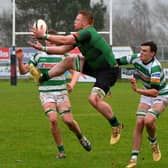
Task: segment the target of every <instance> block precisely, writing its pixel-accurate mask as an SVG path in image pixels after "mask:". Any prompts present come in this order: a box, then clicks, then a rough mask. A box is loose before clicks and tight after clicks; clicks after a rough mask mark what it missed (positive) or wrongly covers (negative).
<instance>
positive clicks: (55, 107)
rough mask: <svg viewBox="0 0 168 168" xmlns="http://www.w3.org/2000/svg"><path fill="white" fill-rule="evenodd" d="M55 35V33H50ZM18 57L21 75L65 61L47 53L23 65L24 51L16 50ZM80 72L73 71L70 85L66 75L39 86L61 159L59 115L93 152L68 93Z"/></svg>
mask: <svg viewBox="0 0 168 168" xmlns="http://www.w3.org/2000/svg"><path fill="white" fill-rule="evenodd" d="M50 32H51V33H53V31H50ZM45 43H46V46H53V45H54V46H55V44H53V43H51V42H49V41H47V40H46V41H45ZM16 56H17V58H18V65H19V70H20V73H21V74H25V73H27V72H29V71H30V66H29V65H31V64H33V65H34V66H35V67H37V69H38V70H39V71H40V72H46V71H48V70H49V69H50V68H52V67H53V66H54V65H55V64H56V63H59V62H60V61H62V60H63V59H64V56H63V55H54V54H47V53H46V52H38V53H36V54H34V55H33V56H32V58H31V59H30V61H29V64H24V63H23V51H22V49H17V50H16ZM78 77H79V72H76V71H73V73H72V80H71V81H70V83H68V84H67V83H66V79H65V76H64V75H60V76H57V77H53V78H51V79H50V80H48V81H46V82H44V83H43V84H40V85H39V92H40V100H41V104H42V106H43V108H44V111H45V114H46V115H47V117H48V119H49V122H50V126H51V132H52V135H53V137H54V140H55V143H56V145H57V147H58V151H59V153H58V155H57V158H59V159H61V158H64V157H65V153H64V146H63V140H62V136H61V131H60V128H59V125H58V114H60V116H61V118H62V120H63V121H64V123H65V124H66V125H67V126H68V127H69V129H70V130H71V131H72V132H73V133H74V134H75V135H76V136H77V138H78V139H79V142H80V143H81V145H82V146H83V147H84V148H85V149H86V150H87V151H90V150H91V144H90V142H89V141H88V140H87V138H86V137H85V136H84V135H83V134H82V132H81V130H80V127H79V125H78V123H77V122H76V121H75V120H74V119H73V115H72V112H71V104H70V100H69V97H68V93H67V87H68V90H69V91H71V90H72V89H73V87H74V85H75V83H76V81H77V80H78Z"/></svg>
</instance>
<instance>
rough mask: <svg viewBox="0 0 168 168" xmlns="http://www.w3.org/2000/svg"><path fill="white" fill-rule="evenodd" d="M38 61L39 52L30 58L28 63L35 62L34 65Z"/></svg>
mask: <svg viewBox="0 0 168 168" xmlns="http://www.w3.org/2000/svg"><path fill="white" fill-rule="evenodd" d="M37 62H38V53H35V54H33V55H32V57H31V58H30V60H29V62H28V64H33V65H34V66H37Z"/></svg>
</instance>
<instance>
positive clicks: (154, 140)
mask: <svg viewBox="0 0 168 168" xmlns="http://www.w3.org/2000/svg"><path fill="white" fill-rule="evenodd" d="M148 140H149V142H150V144H155V143H156V142H157V139H156V137H154V138H151V137H148Z"/></svg>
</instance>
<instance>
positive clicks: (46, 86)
mask: <svg viewBox="0 0 168 168" xmlns="http://www.w3.org/2000/svg"><path fill="white" fill-rule="evenodd" d="M63 59H64V55H54V54H47V53H45V52H38V53H36V54H34V55H33V56H32V58H31V59H30V61H29V64H30V63H32V64H33V65H34V66H35V67H36V68H37V69H39V71H40V72H41V73H43V72H46V71H48V70H49V69H51V68H52V67H53V66H54V65H55V64H56V63H58V62H61V61H62V60H63ZM39 91H40V92H60V91H66V79H65V76H64V74H63V75H60V76H57V77H53V78H51V79H50V80H49V81H46V82H44V83H42V84H40V86H39Z"/></svg>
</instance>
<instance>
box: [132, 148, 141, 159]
mask: <svg viewBox="0 0 168 168" xmlns="http://www.w3.org/2000/svg"><path fill="white" fill-rule="evenodd" d="M138 154H139V151H137V150H133V151H132V152H131V159H133V160H137V158H138Z"/></svg>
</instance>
